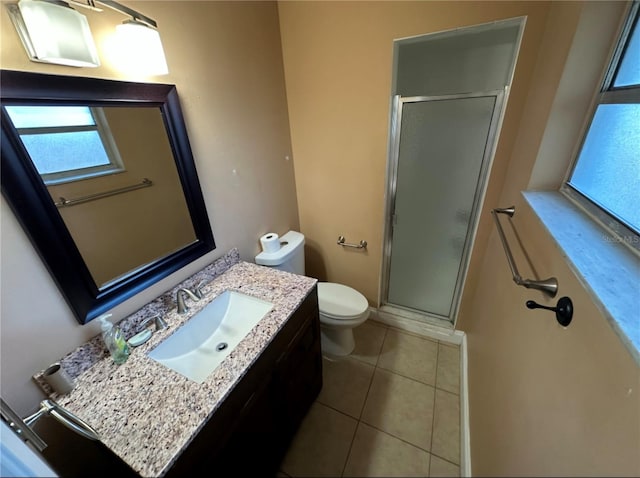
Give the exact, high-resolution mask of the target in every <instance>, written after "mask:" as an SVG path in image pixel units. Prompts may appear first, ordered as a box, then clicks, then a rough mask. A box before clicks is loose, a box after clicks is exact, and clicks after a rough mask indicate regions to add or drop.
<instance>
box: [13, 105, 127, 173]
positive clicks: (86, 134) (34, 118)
mask: <svg viewBox="0 0 640 478" xmlns="http://www.w3.org/2000/svg"><path fill="white" fill-rule="evenodd" d="M6 110H7V113H8V114H9V117H10V118H11V121H13V124H14V126H15V127H16V129H17V131H18V134H19V135H20V139H21V140H22V143H23V144H24V146H25V148H26V150H27V152H28V153H29V156H30V157H31V160H32V161H33V164H34V166H35V167H36V169H37V170H38V172H39V173H40V175H41V176H42V179H43V180H44V182H45V184H59V183H64V182H70V181H77V180H79V179H86V178H90V177H95V176H101V175H104V174H113V173H116V172H121V171H124V167H123V164H122V159H121V158H120V154H119V153H118V149H117V147H116V144H115V140H114V139H113V136H112V135H111V131H110V129H109V125H108V123H107V120H106V118H105V116H104V112H103V111H102V108H89V107H86V106H53V107H52V106H6Z"/></svg>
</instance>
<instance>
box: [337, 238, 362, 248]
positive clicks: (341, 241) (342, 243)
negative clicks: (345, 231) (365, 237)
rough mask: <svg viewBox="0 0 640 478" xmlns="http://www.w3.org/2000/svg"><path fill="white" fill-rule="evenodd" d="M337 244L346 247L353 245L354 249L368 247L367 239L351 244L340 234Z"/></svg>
mask: <svg viewBox="0 0 640 478" xmlns="http://www.w3.org/2000/svg"><path fill="white" fill-rule="evenodd" d="M337 244H338V245H339V246H344V247H353V248H354V249H366V248H367V241H360V244H349V243H348V242H345V238H344V236H338V242H337Z"/></svg>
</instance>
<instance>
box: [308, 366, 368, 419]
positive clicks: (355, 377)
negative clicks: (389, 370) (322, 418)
mask: <svg viewBox="0 0 640 478" xmlns="http://www.w3.org/2000/svg"><path fill="white" fill-rule="evenodd" d="M374 370H375V367H374V366H373V365H369V364H367V363H364V362H360V361H358V360H353V359H351V358H348V357H346V358H339V359H335V360H333V359H326V358H325V359H323V360H322V382H323V384H322V390H321V391H320V395H319V396H318V398H317V400H318V402H320V403H323V404H324V405H327V406H329V407H332V408H335V409H336V410H339V411H341V412H343V413H346V414H347V415H350V416H352V417H353V418H356V419H359V418H360V414H361V413H362V407H363V406H364V401H365V399H366V398H367V392H368V391H369V385H370V384H371V378H372V376H373V371H374Z"/></svg>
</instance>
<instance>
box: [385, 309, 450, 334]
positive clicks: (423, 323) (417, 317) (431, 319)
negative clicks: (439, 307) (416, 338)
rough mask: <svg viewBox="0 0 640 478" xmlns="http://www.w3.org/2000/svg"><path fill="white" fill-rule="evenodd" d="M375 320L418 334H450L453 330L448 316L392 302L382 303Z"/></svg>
mask: <svg viewBox="0 0 640 478" xmlns="http://www.w3.org/2000/svg"><path fill="white" fill-rule="evenodd" d="M377 315H378V317H377V320H378V322H382V323H383V324H386V325H390V326H392V327H396V328H398V329H402V330H407V331H409V332H413V333H416V334H419V335H427V336H432V335H433V334H436V335H443V336H451V335H453V333H454V332H455V329H454V326H453V323H452V322H451V320H450V319H449V318H448V317H442V316H439V315H434V314H428V313H425V312H422V311H417V310H413V309H407V308H405V307H399V306H397V305H393V304H384V305H382V306H380V308H379V309H378V310H377Z"/></svg>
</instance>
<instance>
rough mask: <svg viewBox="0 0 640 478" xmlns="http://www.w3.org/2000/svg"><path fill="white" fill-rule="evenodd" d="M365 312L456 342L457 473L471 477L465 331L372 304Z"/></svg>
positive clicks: (391, 324)
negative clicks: (457, 365) (457, 355)
mask: <svg viewBox="0 0 640 478" xmlns="http://www.w3.org/2000/svg"><path fill="white" fill-rule="evenodd" d="M369 312H370V314H369V318H370V319H371V320H375V321H377V322H381V323H383V324H385V325H389V326H391V327H395V328H397V329H400V330H406V331H407V332H412V333H414V334H418V335H422V336H424V337H429V338H432V339H435V340H439V341H441V342H445V343H449V344H452V345H459V346H460V474H461V476H465V477H471V476H472V475H471V434H470V429H469V387H468V370H469V368H468V356H467V335H466V334H465V333H464V332H462V331H461V330H454V329H449V328H444V327H437V326H436V325H433V324H428V323H424V322H420V321H417V320H412V319H409V318H406V317H400V316H398V315H394V314H390V313H388V312H385V311H382V310H379V309H376V308H374V307H369Z"/></svg>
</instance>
